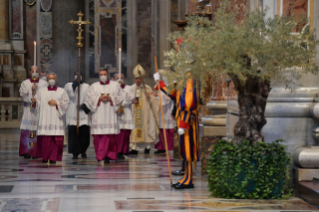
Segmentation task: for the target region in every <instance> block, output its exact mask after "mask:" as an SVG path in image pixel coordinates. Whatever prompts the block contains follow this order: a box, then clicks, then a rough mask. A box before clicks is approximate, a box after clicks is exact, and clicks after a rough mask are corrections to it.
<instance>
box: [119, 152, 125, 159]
mask: <svg viewBox="0 0 319 212" xmlns="http://www.w3.org/2000/svg"><path fill="white" fill-rule="evenodd" d="M117 159H119V160H125V157H124V155H123V154H122V153H119V154H117Z"/></svg>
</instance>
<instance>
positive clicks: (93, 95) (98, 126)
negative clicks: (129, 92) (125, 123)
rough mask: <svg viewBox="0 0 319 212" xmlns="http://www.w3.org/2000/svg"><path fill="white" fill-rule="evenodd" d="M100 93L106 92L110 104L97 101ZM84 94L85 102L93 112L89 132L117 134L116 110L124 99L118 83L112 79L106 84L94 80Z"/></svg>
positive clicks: (117, 118)
mask: <svg viewBox="0 0 319 212" xmlns="http://www.w3.org/2000/svg"><path fill="white" fill-rule="evenodd" d="M102 94H105V95H107V94H108V95H109V96H110V97H111V99H112V105H111V103H110V102H109V101H108V102H102V101H101V102H100V103H99V98H100V96H101V95H102ZM86 96H87V98H86V100H85V104H86V106H87V107H88V108H89V109H90V110H91V112H92V113H93V115H92V124H91V134H92V135H110V134H119V133H120V122H119V117H118V113H117V110H118V109H119V108H120V106H121V104H122V102H123V99H124V94H123V91H122V88H121V87H120V85H119V83H118V82H113V81H108V82H107V84H103V83H101V82H96V83H94V84H92V85H91V87H90V88H89V90H88V92H87V95H86ZM98 104H99V105H98Z"/></svg>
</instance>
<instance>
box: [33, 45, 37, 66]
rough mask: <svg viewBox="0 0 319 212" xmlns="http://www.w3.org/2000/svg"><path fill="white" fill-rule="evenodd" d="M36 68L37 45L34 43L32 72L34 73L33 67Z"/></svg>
mask: <svg viewBox="0 0 319 212" xmlns="http://www.w3.org/2000/svg"><path fill="white" fill-rule="evenodd" d="M36 66H37V43H36V42H35V41H34V68H33V72H36V70H35V67H36Z"/></svg>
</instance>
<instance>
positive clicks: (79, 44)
mask: <svg viewBox="0 0 319 212" xmlns="http://www.w3.org/2000/svg"><path fill="white" fill-rule="evenodd" d="M78 16H79V20H78V21H73V19H72V20H71V21H69V23H70V24H72V25H73V24H78V25H79V28H78V29H77V30H76V31H78V36H77V37H76V39H77V40H78V43H77V44H76V46H77V47H78V48H79V70H78V73H77V78H76V80H77V81H78V83H79V87H78V102H77V123H76V126H77V127H76V128H77V133H78V134H79V126H80V88H81V86H80V84H81V48H82V47H83V43H82V40H83V39H84V38H83V37H82V32H83V31H84V30H83V29H82V24H83V25H85V24H87V25H90V24H92V23H91V22H90V21H89V20H87V21H82V17H83V16H84V15H83V13H81V11H80V12H79V13H78Z"/></svg>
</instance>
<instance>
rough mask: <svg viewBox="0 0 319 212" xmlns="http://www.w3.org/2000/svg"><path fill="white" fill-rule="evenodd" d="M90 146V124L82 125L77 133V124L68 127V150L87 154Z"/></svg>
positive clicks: (73, 152) (76, 153)
mask: <svg viewBox="0 0 319 212" xmlns="http://www.w3.org/2000/svg"><path fill="white" fill-rule="evenodd" d="M89 146H90V126H88V125H82V126H80V128H79V134H78V133H77V129H76V126H72V125H69V127H68V152H69V153H71V154H73V155H76V156H78V155H79V154H85V153H86V150H87V149H88V148H89Z"/></svg>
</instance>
